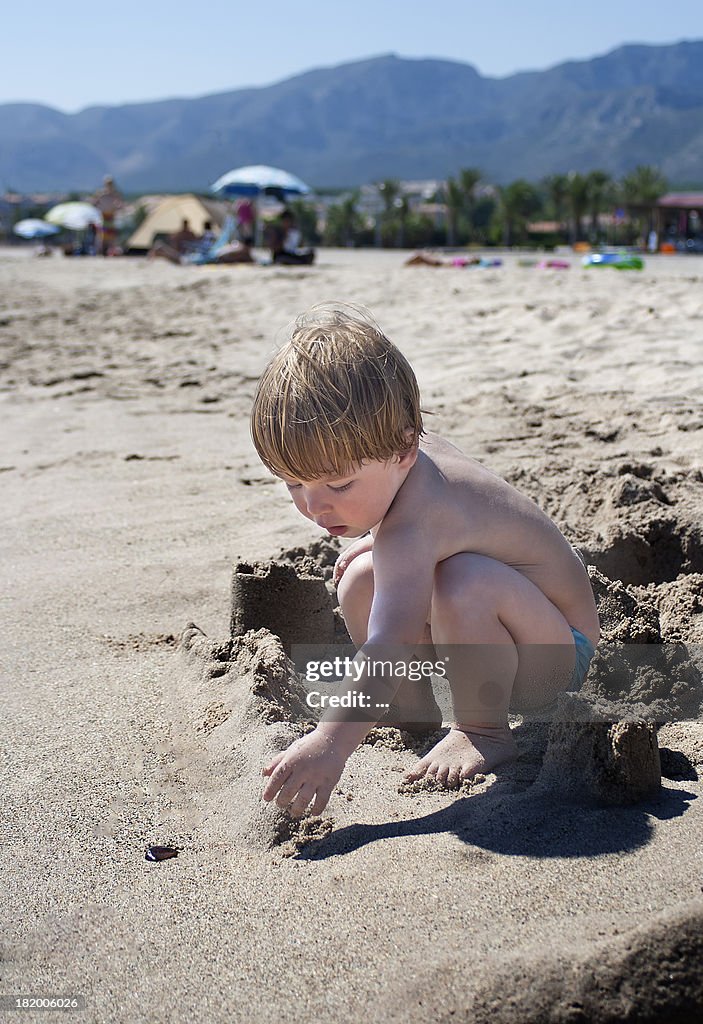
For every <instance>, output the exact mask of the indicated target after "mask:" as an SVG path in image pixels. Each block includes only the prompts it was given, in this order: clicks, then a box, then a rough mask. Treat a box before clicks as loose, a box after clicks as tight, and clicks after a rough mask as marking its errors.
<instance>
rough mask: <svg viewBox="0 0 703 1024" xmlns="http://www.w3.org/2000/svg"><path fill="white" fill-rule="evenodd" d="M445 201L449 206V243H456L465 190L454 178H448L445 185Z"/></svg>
mask: <svg viewBox="0 0 703 1024" xmlns="http://www.w3.org/2000/svg"><path fill="white" fill-rule="evenodd" d="M444 203H445V206H446V207H447V245H456V229H457V224H458V222H459V215H460V214H461V211H462V210H463V208H464V192H463V189H462V187H461V185H460V184H459V182H458V181H456V180H455V179H454V178H447V183H446V185H445V186H444Z"/></svg>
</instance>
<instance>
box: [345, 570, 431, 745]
mask: <svg viewBox="0 0 703 1024" xmlns="http://www.w3.org/2000/svg"><path fill="white" fill-rule="evenodd" d="M373 591H374V586H373V557H372V553H371V552H370V551H366V552H364V554H363V555H358V556H357V557H356V558H355V559H354V561H353V562H351V564H350V565H349V567H348V569H347V570H346V571H345V573H344V575H343V576H342V579H341V580H340V583H339V587H338V589H337V596H338V597H339V603H340V605H341V606H342V614H343V615H344V622H345V624H346V627H347V631H348V633H349V636H350V637H351V638H352V640H353V641H354V643H355V644H356V645H357V647H361V645H362V644H363V643H365V642H366V637H367V631H368V625H369V614H370V612H371V602H372V601H373ZM421 645H422V646H421ZM431 645H432V637H431V635H430V628H429V625H428V626H426V628H425V632H424V634H423V636H421V637H419V638H418V650H419V651H420V652H421V658H422V660H428V661H434V660H435V654H434V651H433V650H432V647H431ZM428 647H429V650H428ZM423 648H424V650H423ZM380 724H381V725H396V726H397V727H398V728H399V729H406V730H408V731H409V732H414V733H423V732H431V731H432V730H434V729H438V728H439V726H441V724H442V714H441V712H440V710H439V708H438V707H437V703H436V701H435V699H434V694H433V693H432V687H431V685H430V684H429V681H428V680H420V681H418V682H413V681H411V680H409V679H405V680H404V681H403V683H402V685H401V686H400V688H399V690H398V693H397V694H396V697H395V701H394V703H393V705H392V706H391V707H390V708H389V710H388V712H387V714H385V715H384V717H383V719H382V721H381V722H380Z"/></svg>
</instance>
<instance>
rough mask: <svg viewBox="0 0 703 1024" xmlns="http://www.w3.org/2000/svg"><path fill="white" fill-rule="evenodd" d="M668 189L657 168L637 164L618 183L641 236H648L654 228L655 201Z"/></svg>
mask: <svg viewBox="0 0 703 1024" xmlns="http://www.w3.org/2000/svg"><path fill="white" fill-rule="evenodd" d="M668 187H669V185H668V182H667V180H666V178H665V177H664V175H663V174H662V173H661V171H659V169H658V168H657V167H651V166H649V165H646V164H639V165H638V166H637V167H635V169H634V171H631V172H630V173H629V174H627V175H626V176H625V177H624V178H623V179H622V181H621V182H620V194H621V196H622V199H623V202H624V204H625V206H626V208H627V211H628V213H629V215H630V217H631V218H632V219H633V220H634V221H636V222H637V223H638V225H639V227H640V231H641V234H648V233H649V232H650V231H651V230H652V228H653V227H654V209H655V207H656V205H657V200H659V199H661V197H662V196H663V195H664V193H665V192H666V190H667V188H668Z"/></svg>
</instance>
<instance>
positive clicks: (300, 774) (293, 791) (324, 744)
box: [263, 729, 346, 818]
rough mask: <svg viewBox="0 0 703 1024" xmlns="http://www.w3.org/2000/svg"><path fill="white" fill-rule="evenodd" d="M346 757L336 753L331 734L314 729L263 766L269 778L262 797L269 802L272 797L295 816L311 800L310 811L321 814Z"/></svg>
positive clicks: (298, 815)
mask: <svg viewBox="0 0 703 1024" xmlns="http://www.w3.org/2000/svg"><path fill="white" fill-rule="evenodd" d="M345 760H346V759H345V758H344V757H342V756H341V755H339V754H338V753H336V752H335V750H334V746H333V744H332V741H331V739H330V737H329V736H325V735H324V734H322V733H320V732H319V730H317V729H315V731H314V732H311V733H308V735H307V736H303V737H302V738H301V739H299V740H296V741H295V743H292V744H291V745H290V747H288V749H287V750H283V751H281V753H280V754H277V755H276V757H274V759H273V761H271V763H270V764H268V765H267V766H266V767H265V768H264V770H263V774H264V775H268V776H269V781H268V782H267V784H266V787H265V789H264V792H263V799H264V800H266V801H270V800H273V799H274V797H275V799H276V803H277V805H278V806H279V807H280V808H281V809H282V810H284V811H285V810H287V811H288V813H289V814H291V815H292V816H293V817H294V818H299V817H300V816H301V815H302V814H304V813H305V810H306V808H307V807H308V805H309V804H310V802H311V801H313V804H312V807H311V808H310V812H311V814H322V812H323V811H324V809H325V807H326V806H327V801H328V800H329V798H330V794H331V793H332V789H333V788H334V786H335V784H336V783H337V782H338V780H339V777H340V775H341V774H342V770H343V768H344V763H345ZM276 794H278V795H276Z"/></svg>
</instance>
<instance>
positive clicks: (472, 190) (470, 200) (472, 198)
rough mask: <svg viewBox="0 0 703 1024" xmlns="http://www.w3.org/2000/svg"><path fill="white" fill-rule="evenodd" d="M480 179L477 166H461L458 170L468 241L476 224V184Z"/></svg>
mask: <svg viewBox="0 0 703 1024" xmlns="http://www.w3.org/2000/svg"><path fill="white" fill-rule="evenodd" d="M480 180H481V172H480V171H479V169H478V168H477V167H462V168H461V170H460V171H459V188H460V189H461V191H462V192H463V194H464V209H463V213H464V214H465V215H466V220H467V222H468V228H469V241H471V240H472V238H473V235H474V230H475V227H476V225H475V224H474V212H475V210H476V186H477V185H478V183H479V181H480Z"/></svg>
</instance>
